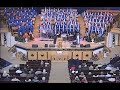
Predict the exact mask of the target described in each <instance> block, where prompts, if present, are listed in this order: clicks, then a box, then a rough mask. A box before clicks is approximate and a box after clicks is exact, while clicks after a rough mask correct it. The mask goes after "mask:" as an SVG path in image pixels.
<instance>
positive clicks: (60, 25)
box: [40, 8, 80, 34]
mask: <svg viewBox="0 0 120 90" xmlns="http://www.w3.org/2000/svg"><path fill="white" fill-rule="evenodd" d="M77 16H78V12H77V11H74V9H71V8H70V9H59V8H57V9H55V8H54V9H51V8H49V9H47V8H45V9H43V10H42V11H41V19H42V24H41V25H40V28H41V29H40V30H41V31H42V33H46V32H52V33H53V34H58V33H62V34H63V33H65V34H73V33H74V32H79V31H80V25H79V23H78V20H77V18H76V17H77ZM51 21H54V23H51Z"/></svg>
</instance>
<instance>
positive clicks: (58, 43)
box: [57, 38, 63, 48]
mask: <svg viewBox="0 0 120 90" xmlns="http://www.w3.org/2000/svg"><path fill="white" fill-rule="evenodd" d="M62 41H63V40H62V38H58V39H57V47H58V48H62Z"/></svg>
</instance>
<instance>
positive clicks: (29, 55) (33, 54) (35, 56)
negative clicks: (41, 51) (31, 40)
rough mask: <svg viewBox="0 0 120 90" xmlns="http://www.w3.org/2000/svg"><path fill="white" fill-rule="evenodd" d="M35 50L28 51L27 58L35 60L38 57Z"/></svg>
mask: <svg viewBox="0 0 120 90" xmlns="http://www.w3.org/2000/svg"><path fill="white" fill-rule="evenodd" d="M37 53H38V52H37V51H28V60H37V59H38V55H37Z"/></svg>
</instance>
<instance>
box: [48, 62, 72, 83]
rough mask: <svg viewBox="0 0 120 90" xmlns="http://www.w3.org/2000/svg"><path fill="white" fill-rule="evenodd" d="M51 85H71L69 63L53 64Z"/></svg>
mask: <svg viewBox="0 0 120 90" xmlns="http://www.w3.org/2000/svg"><path fill="white" fill-rule="evenodd" d="M51 64H52V66H51V72H50V78H49V83H70V79H69V73H68V62H54V61H52V62H51Z"/></svg>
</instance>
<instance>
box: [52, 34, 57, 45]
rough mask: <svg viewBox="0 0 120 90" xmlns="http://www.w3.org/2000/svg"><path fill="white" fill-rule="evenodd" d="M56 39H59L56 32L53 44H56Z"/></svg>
mask: <svg viewBox="0 0 120 90" xmlns="http://www.w3.org/2000/svg"><path fill="white" fill-rule="evenodd" d="M56 41H57V35H56V34H55V35H54V42H53V44H56Z"/></svg>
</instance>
